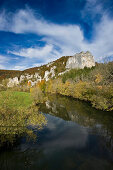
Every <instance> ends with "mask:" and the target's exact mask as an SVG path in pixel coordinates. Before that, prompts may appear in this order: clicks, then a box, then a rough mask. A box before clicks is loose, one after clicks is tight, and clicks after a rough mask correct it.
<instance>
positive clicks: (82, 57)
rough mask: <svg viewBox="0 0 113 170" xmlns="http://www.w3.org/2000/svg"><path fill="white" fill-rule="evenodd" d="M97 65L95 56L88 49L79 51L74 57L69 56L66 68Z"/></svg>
mask: <svg viewBox="0 0 113 170" xmlns="http://www.w3.org/2000/svg"><path fill="white" fill-rule="evenodd" d="M93 66H95V61H94V57H93V56H92V54H91V53H90V52H89V51H87V52H86V53H85V52H81V53H77V54H75V55H74V56H72V57H69V59H68V60H67V63H66V68H68V69H74V68H81V69H83V68H84V67H93Z"/></svg>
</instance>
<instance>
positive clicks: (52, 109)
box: [0, 95, 113, 170]
mask: <svg viewBox="0 0 113 170" xmlns="http://www.w3.org/2000/svg"><path fill="white" fill-rule="evenodd" d="M40 112H42V113H43V114H45V116H46V118H47V121H48V123H47V126H45V127H44V128H43V130H40V131H37V130H36V129H35V128H34V133H35V135H36V139H35V140H34V139H28V138H27V137H26V136H22V137H20V138H19V139H18V140H17V142H15V145H14V146H13V147H11V148H7V149H5V148H2V149H1V150H0V170H7V169H8V170H24V169H26V170H71V169H72V170H113V112H103V111H97V110H96V109H94V108H92V107H91V106H90V105H89V104H87V103H85V102H82V101H77V100H73V99H72V98H67V97H61V96H59V95H50V96H48V101H46V103H45V104H42V105H41V106H40Z"/></svg>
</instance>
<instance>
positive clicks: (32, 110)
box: [0, 91, 47, 144]
mask: <svg viewBox="0 0 113 170" xmlns="http://www.w3.org/2000/svg"><path fill="white" fill-rule="evenodd" d="M33 101H34V100H33V98H32V97H31V95H30V93H25V92H14V91H5V92H1V93H0V141H1V142H0V143H1V144H3V143H4V142H7V141H8V142H13V141H14V140H15V137H16V136H17V135H18V136H20V135H22V134H23V133H26V134H28V135H29V136H32V137H34V133H33V130H32V128H28V127H29V126H31V127H32V126H33V127H35V128H38V129H42V128H43V126H44V125H46V123H47V121H46V119H45V116H44V115H43V114H41V113H39V111H38V107H36V106H35V105H34V104H33Z"/></svg>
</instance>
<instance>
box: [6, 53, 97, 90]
mask: <svg viewBox="0 0 113 170" xmlns="http://www.w3.org/2000/svg"><path fill="white" fill-rule="evenodd" d="M92 66H95V61H94V57H93V56H92V54H91V53H90V52H88V51H87V52H81V53H77V54H75V55H74V56H64V57H61V58H60V59H58V60H56V61H54V62H51V63H48V64H46V65H44V66H41V67H39V68H38V69H37V70H36V71H35V72H33V73H29V72H27V73H25V72H23V74H21V75H20V77H14V78H12V79H11V78H9V82H8V84H7V86H8V87H14V86H18V85H23V84H24V82H28V83H29V84H31V86H35V85H36V84H37V83H38V82H41V80H45V81H48V80H49V79H51V78H53V77H54V78H55V77H57V76H61V75H63V74H64V73H66V72H68V71H69V70H70V69H83V68H84V67H89V68H90V67H92ZM41 73H43V74H41Z"/></svg>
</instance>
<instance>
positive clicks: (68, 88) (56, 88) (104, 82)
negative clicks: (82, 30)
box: [45, 62, 113, 111]
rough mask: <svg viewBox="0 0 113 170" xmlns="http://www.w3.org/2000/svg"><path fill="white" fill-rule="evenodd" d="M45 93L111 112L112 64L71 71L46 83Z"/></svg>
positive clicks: (112, 98)
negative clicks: (78, 100) (72, 99)
mask: <svg viewBox="0 0 113 170" xmlns="http://www.w3.org/2000/svg"><path fill="white" fill-rule="evenodd" d="M45 91H46V92H49V93H58V94H61V95H65V96H71V97H73V98H76V99H80V100H85V101H89V102H90V103H91V104H92V106H93V107H95V108H96V109H100V110H106V111H112V110H113V62H110V63H107V64H96V66H95V67H93V68H91V69H90V68H84V69H79V70H76V69H73V70H70V71H69V72H67V73H65V74H64V75H62V76H60V77H58V78H57V79H54V80H50V81H48V82H47V83H46V90H45Z"/></svg>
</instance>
